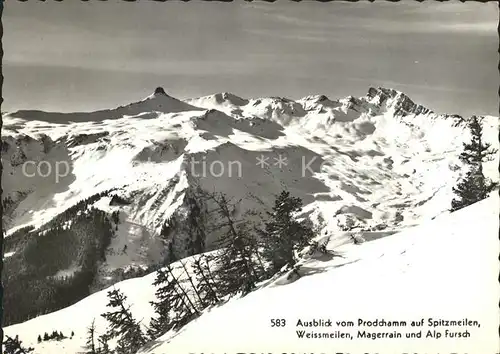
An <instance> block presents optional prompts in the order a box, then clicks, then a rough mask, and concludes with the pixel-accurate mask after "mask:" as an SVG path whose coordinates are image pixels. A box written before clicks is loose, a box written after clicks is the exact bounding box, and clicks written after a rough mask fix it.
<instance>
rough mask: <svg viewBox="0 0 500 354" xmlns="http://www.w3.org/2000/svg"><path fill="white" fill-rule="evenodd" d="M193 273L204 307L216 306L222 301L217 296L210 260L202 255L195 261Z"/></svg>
mask: <svg viewBox="0 0 500 354" xmlns="http://www.w3.org/2000/svg"><path fill="white" fill-rule="evenodd" d="M193 272H194V274H195V276H196V280H197V286H196V292H197V293H198V296H199V297H200V302H201V305H202V306H203V307H207V306H210V305H214V304H216V303H218V302H219V301H220V299H219V296H218V295H217V285H216V283H215V280H214V278H213V275H212V272H211V271H210V264H209V259H208V257H207V256H206V255H201V256H199V257H197V258H196V259H195V260H194V261H193Z"/></svg>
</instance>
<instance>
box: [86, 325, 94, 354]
mask: <svg viewBox="0 0 500 354" xmlns="http://www.w3.org/2000/svg"><path fill="white" fill-rule="evenodd" d="M85 350H86V351H85V354H97V351H96V345H95V320H92V324H91V325H90V326H89V328H88V329H87V341H86V343H85Z"/></svg>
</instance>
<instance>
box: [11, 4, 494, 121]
mask: <svg viewBox="0 0 500 354" xmlns="http://www.w3.org/2000/svg"><path fill="white" fill-rule="evenodd" d="M4 7H5V8H4V14H3V25H4V37H3V45H4V50H5V56H4V59H3V65H4V66H3V70H4V76H5V81H4V100H5V101H4V105H3V107H2V110H4V111H5V110H8V111H12V110H17V109H42V110H50V111H64V112H65V111H75V110H83V111H91V110H96V109H101V108H111V107H114V106H118V105H122V104H127V103H129V102H132V101H137V100H139V99H142V98H143V97H145V96H147V95H149V94H150V93H151V92H152V91H153V90H154V88H155V87H156V86H163V87H164V88H165V90H166V91H167V93H169V94H170V95H172V96H175V97H178V98H187V97H196V96H202V95H208V94H212V93H217V92H224V91H228V92H233V93H235V94H237V95H239V96H243V97H246V98H249V97H257V96H286V97H289V98H300V97H302V96H306V95H309V94H325V95H327V96H329V97H330V98H340V97H345V96H348V95H354V96H362V95H365V94H366V92H367V91H368V88H369V87H370V86H384V87H392V88H395V89H399V90H402V91H404V92H405V93H407V94H408V95H409V96H410V97H411V98H412V99H413V100H414V101H416V102H418V103H422V104H424V105H426V106H427V107H429V108H430V109H433V110H434V111H437V112H443V113H444V112H446V113H458V114H463V115H471V114H493V115H498V86H499V80H498V79H499V73H498V69H497V65H498V52H497V51H498V35H497V25H498V8H497V5H496V4H495V3H494V2H490V3H476V2H470V3H465V4H464V3H459V2H455V3H450V2H445V3H438V2H434V1H426V2H423V3H418V2H415V1H408V2H398V3H389V2H385V1H377V2H375V3H368V2H366V3H360V2H357V3H339V2H333V3H318V2H312V1H303V2H301V3H296V2H291V1H278V2H277V3H244V2H235V3H217V2H200V1H191V2H173V1H170V2H165V3H162V2H152V1H137V2H134V3H129V2H124V1H118V0H116V1H107V2H95V1H93V2H82V1H63V2H39V1H29V2H19V1H8V2H5V3H4Z"/></svg>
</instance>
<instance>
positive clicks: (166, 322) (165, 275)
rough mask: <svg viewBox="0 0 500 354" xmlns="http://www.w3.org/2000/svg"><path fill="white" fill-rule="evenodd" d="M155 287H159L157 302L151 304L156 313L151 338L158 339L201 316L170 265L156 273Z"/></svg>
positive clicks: (156, 293) (152, 321) (149, 332)
mask: <svg viewBox="0 0 500 354" xmlns="http://www.w3.org/2000/svg"><path fill="white" fill-rule="evenodd" d="M153 285H154V286H156V287H157V290H156V292H155V295H156V299H157V301H153V302H151V304H152V305H153V307H154V309H155V313H156V317H154V318H153V319H152V320H151V323H150V325H149V327H150V328H149V330H148V335H149V336H150V337H151V338H157V337H158V336H160V335H162V334H163V333H165V332H167V331H168V330H170V329H172V328H179V327H182V326H183V325H185V324H186V323H188V322H189V321H190V320H191V319H193V318H194V317H195V316H197V315H198V314H199V313H198V310H197V309H196V307H195V305H194V304H193V303H192V301H191V300H190V298H189V296H188V294H187V293H186V291H185V290H184V288H183V287H182V285H181V284H180V282H179V280H178V279H177V278H176V277H175V276H174V274H173V272H172V268H171V266H170V265H168V266H166V267H165V268H164V269H159V270H158V271H157V272H156V279H155V281H154V282H153Z"/></svg>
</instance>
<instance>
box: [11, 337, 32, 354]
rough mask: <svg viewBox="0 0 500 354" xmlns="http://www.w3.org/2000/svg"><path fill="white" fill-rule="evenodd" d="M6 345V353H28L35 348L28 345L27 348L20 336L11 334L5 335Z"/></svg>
mask: <svg viewBox="0 0 500 354" xmlns="http://www.w3.org/2000/svg"><path fill="white" fill-rule="evenodd" d="M3 345H4V351H3V353H4V354H28V353H31V352H33V351H34V350H35V349H34V348H31V347H28V348H25V347H23V345H22V341H21V340H19V336H17V335H16V337H15V338H11V337H9V336H5V341H4V343H3Z"/></svg>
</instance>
